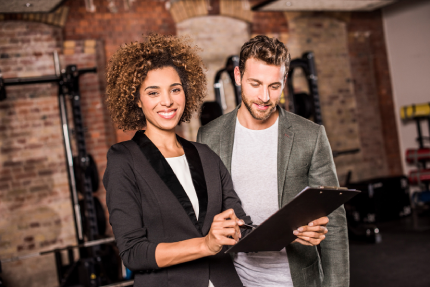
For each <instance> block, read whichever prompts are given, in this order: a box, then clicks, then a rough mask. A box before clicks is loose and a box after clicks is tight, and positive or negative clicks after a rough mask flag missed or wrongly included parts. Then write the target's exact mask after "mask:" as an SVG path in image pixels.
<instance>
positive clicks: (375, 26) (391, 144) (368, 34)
mask: <svg viewBox="0 0 430 287" xmlns="http://www.w3.org/2000/svg"><path fill="white" fill-rule="evenodd" d="M348 33H349V35H353V37H349V38H348V39H349V40H350V41H352V43H351V42H350V43H349V47H350V57H351V60H352V61H354V60H353V59H354V58H355V57H356V56H357V57H363V55H364V54H367V57H368V61H367V63H368V65H370V66H371V67H369V71H368V72H367V73H363V74H357V75H355V76H354V77H355V81H356V83H359V82H360V81H362V79H363V78H364V77H368V78H372V79H374V87H375V88H374V91H373V93H374V95H375V97H376V98H377V102H378V103H377V104H376V103H375V105H377V107H378V108H377V109H376V110H375V114H374V117H379V121H380V123H381V129H380V130H379V133H381V134H382V137H383V151H382V152H383V153H385V158H386V161H387V166H388V174H387V175H400V174H402V173H403V172H402V164H401V157H400V147H399V140H398V131H397V126H396V120H395V111H394V102H393V101H394V98H393V92H392V86H391V76H390V70H389V67H388V57H387V49H386V45H385V37H384V29H383V23H382V15H381V11H380V10H377V11H374V12H354V13H351V19H350V21H349V22H348ZM355 35H357V37H356V36H355ZM363 35H364V36H365V37H364V39H363V38H362V36H363ZM358 39H362V40H363V42H361V44H358V45H357V48H356V42H357V41H358ZM363 48H364V50H363ZM351 67H352V69H353V70H354V69H355V66H354V65H352V66H351ZM372 68H373V69H372ZM372 70H373V71H372ZM363 81H366V80H365V79H363ZM373 133H374V132H373Z"/></svg>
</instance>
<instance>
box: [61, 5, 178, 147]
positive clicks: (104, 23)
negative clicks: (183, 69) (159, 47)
mask: <svg viewBox="0 0 430 287" xmlns="http://www.w3.org/2000/svg"><path fill="white" fill-rule="evenodd" d="M113 3H115V7H116V9H117V13H112V12H110V10H109V8H108V3H107V1H104V0H94V5H95V7H96V12H87V11H86V9H85V1H67V2H66V3H65V4H64V5H66V6H67V7H69V16H68V18H67V22H66V25H65V27H64V29H63V33H64V39H65V40H84V39H96V40H100V41H102V42H103V43H104V49H105V60H106V63H108V60H109V58H110V57H111V56H112V55H113V53H114V52H115V51H116V50H117V49H118V48H119V46H120V45H122V44H124V43H129V42H132V41H137V40H140V39H141V37H142V35H143V34H148V33H151V32H155V33H160V34H172V35H175V34H176V27H175V23H174V21H173V18H172V16H171V15H170V12H169V11H168V10H166V7H165V3H164V2H162V1H152V0H140V1H134V2H132V6H131V8H130V9H129V10H127V9H125V7H124V1H122V0H121V1H120V0H116V1H114V2H113ZM116 132H117V141H118V142H120V141H124V140H128V139H130V138H131V137H132V136H133V135H134V132H126V133H124V132H123V131H121V130H117V131H116Z"/></svg>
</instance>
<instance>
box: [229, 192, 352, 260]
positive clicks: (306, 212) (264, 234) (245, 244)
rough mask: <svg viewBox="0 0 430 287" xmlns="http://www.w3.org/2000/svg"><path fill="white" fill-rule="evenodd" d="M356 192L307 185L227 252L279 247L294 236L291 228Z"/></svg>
mask: <svg viewBox="0 0 430 287" xmlns="http://www.w3.org/2000/svg"><path fill="white" fill-rule="evenodd" d="M358 193H360V191H359V190H356V189H346V188H339V187H325V186H320V187H309V186H308V187H306V188H305V189H303V190H302V191H301V192H300V193H299V194H297V196H296V197H295V198H294V199H293V200H292V201H291V202H289V203H288V204H287V205H285V206H284V207H282V208H281V209H279V210H278V211H277V212H275V213H274V214H273V215H271V216H270V217H269V218H268V219H266V220H265V221H264V222H263V223H261V224H260V225H259V226H258V227H256V228H255V229H253V230H252V231H251V232H250V233H248V234H247V235H246V236H245V237H244V238H242V239H241V240H240V241H239V242H238V243H236V244H235V245H233V246H231V247H230V248H229V249H228V250H227V251H226V253H227V252H258V251H280V250H281V249H282V248H284V247H285V246H287V245H288V244H290V243H291V242H293V241H294V240H295V239H296V238H297V237H296V236H295V235H294V234H293V231H294V230H296V229H297V228H299V227H300V226H304V225H307V224H308V223H309V222H311V221H312V220H315V219H318V218H320V217H323V216H328V215H329V214H330V213H332V212H333V211H334V210H336V209H337V208H338V207H339V206H341V205H342V204H344V203H345V202H347V201H348V200H350V199H351V198H353V197H354V196H356V195H357V194H358ZM329 232H330V230H329Z"/></svg>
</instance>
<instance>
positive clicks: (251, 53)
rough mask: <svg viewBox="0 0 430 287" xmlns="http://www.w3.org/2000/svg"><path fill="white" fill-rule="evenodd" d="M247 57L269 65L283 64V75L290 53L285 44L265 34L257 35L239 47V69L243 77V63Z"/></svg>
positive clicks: (287, 65)
mask: <svg viewBox="0 0 430 287" xmlns="http://www.w3.org/2000/svg"><path fill="white" fill-rule="evenodd" d="M249 58H255V59H257V60H261V61H263V62H265V63H266V64H269V65H276V66H280V65H282V64H284V65H285V75H286V74H287V73H288V69H289V67H290V60H291V59H290V54H289V53H288V49H287V48H286V47H285V45H284V44H283V43H282V42H281V41H279V40H278V39H276V38H269V37H267V36H265V35H257V36H255V37H254V38H252V39H251V40H249V41H248V42H246V43H245V44H243V46H242V48H241V49H240V57H239V70H240V75H241V76H242V77H243V73H245V63H246V60H248V59H249Z"/></svg>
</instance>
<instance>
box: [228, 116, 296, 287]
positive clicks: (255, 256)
mask: <svg viewBox="0 0 430 287" xmlns="http://www.w3.org/2000/svg"><path fill="white" fill-rule="evenodd" d="M277 157H278V120H276V122H275V123H274V124H273V125H272V126H271V127H269V128H267V129H264V130H250V129H247V128H245V127H243V126H242V125H241V124H240V123H239V121H238V120H236V130H235V134H234V144H233V156H232V161H231V176H232V180H233V186H234V190H235V191H236V193H237V195H238V196H239V198H240V200H241V202H242V207H243V209H244V211H245V212H246V214H247V215H249V216H251V218H252V221H253V223H254V224H257V225H259V224H261V223H262V222H263V221H264V220H266V219H267V218H268V217H269V216H270V215H272V214H273V213H275V212H276V211H278V209H279V205H278V169H277ZM234 266H235V267H236V271H237V273H238V275H239V277H240V279H241V280H242V283H243V285H245V286H247V287H256V286H258V287H272V286H283V287H293V281H292V279H291V273H290V265H289V263H288V257H287V252H286V250H285V248H284V249H282V250H281V251H279V252H250V253H236V254H235V256H234Z"/></svg>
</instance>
